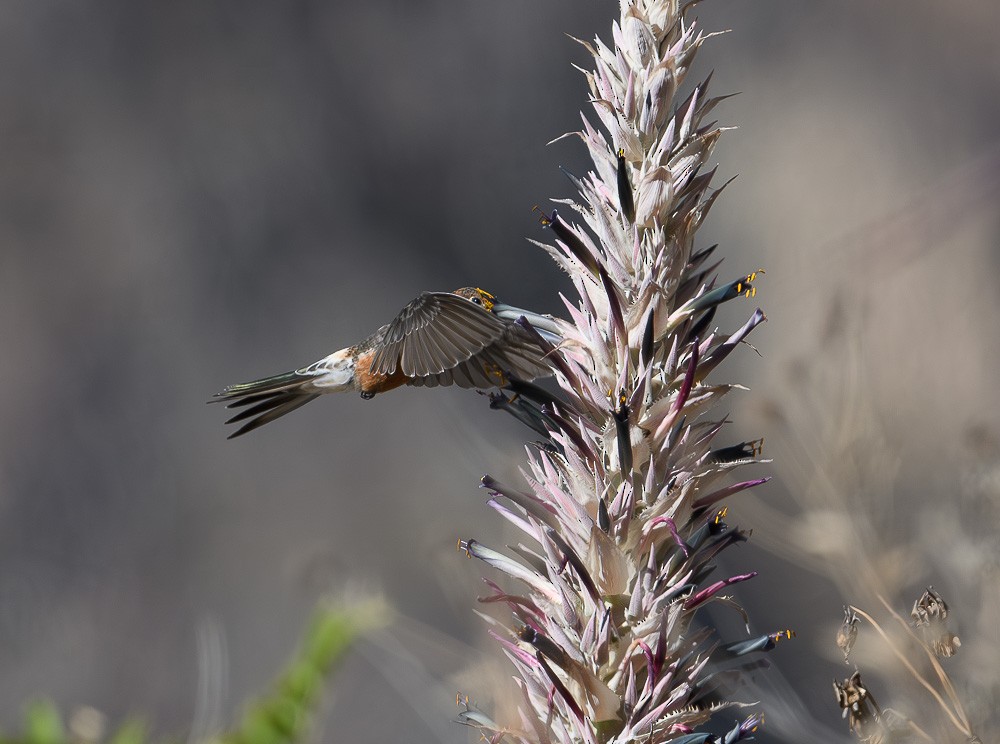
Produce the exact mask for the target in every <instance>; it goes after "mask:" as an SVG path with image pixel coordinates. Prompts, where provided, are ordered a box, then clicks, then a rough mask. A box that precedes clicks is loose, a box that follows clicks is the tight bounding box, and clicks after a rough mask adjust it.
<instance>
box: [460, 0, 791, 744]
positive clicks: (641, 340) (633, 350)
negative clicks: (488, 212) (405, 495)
mask: <svg viewBox="0 0 1000 744" xmlns="http://www.w3.org/2000/svg"><path fill="white" fill-rule="evenodd" d="M688 7H689V5H683V4H681V3H680V2H678V1H677V0H638V1H636V2H622V3H621V15H620V18H619V19H618V21H617V22H616V23H614V25H613V28H612V39H613V42H612V44H610V45H607V44H605V43H604V42H603V41H602V40H601V39H599V38H597V39H595V40H594V42H593V43H588V42H584V41H581V42H580V43H581V44H583V46H584V47H585V48H586V49H587V50H588V51H589V52H590V54H591V55H592V57H593V60H594V67H593V70H591V71H589V72H585V75H586V79H587V83H588V85H589V89H590V104H591V106H592V111H593V115H594V116H595V117H596V124H595V123H594V122H592V120H591V119H590V118H588V117H587V116H584V117H583V128H582V130H581V131H580V132H577V133H576V134H577V136H578V137H579V138H580V139H581V140H582V141H583V143H584V144H585V145H586V147H587V149H588V151H589V154H590V157H591V160H592V163H593V170H592V171H590V172H589V173H587V174H586V175H585V176H583V177H576V176H572V175H571V176H570V177H571V179H572V181H573V183H574V184H575V186H576V188H577V189H578V191H579V196H578V198H577V199H576V200H563V201H560V202H559V205H560V208H559V209H557V210H553V211H552V212H551V213H548V214H546V213H544V212H543V213H542V216H541V224H542V226H543V227H544V228H546V229H547V231H548V237H549V238H550V240H549V242H547V243H544V242H539V243H538V245H540V246H541V247H542V248H543V249H544V250H545V251H546V252H548V254H549V255H550V256H551V257H552V258H553V259H554V260H555V261H556V263H557V264H558V265H559V267H560V268H562V270H563V271H565V272H566V274H567V275H568V276H569V277H570V279H571V280H572V282H573V285H574V287H575V290H576V294H577V297H576V298H575V299H573V300H570V299H567V298H564V302H565V305H566V310H567V312H568V315H569V320H568V321H556V325H557V327H558V330H559V333H558V336H560V337H561V341H558V339H557V341H558V343H555V344H553V343H551V340H552V339H550V338H543V337H541V336H539V337H538V343H539V344H540V345H541V346H542V348H544V349H546V351H547V352H548V356H549V359H550V360H551V362H552V366H553V369H554V370H555V378H556V381H557V383H558V386H559V389H560V390H559V393H558V394H557V395H553V394H552V393H548V392H545V391H543V390H541V389H539V388H537V387H535V386H528V385H523V384H521V385H520V387H516V389H511V390H509V391H505V392H503V393H500V394H498V395H495V396H493V397H492V398H491V406H492V407H494V408H498V409H501V410H506V411H508V412H509V413H511V414H512V415H514V416H515V417H516V418H518V419H519V420H521V421H522V422H523V423H525V424H526V425H528V426H529V427H530V429H531V430H532V431H533V432H534V433H535V434H536V435H540V436H541V437H542V441H540V442H538V443H537V446H534V447H529V448H528V460H527V465H526V468H525V469H524V470H523V471H522V472H523V474H524V478H525V480H526V482H527V486H528V487H527V490H524V491H522V490H519V489H514V488H511V487H509V486H506V485H504V484H500V483H498V482H497V481H495V480H494V479H493V478H491V477H490V476H486V477H485V478H484V479H483V484H482V485H483V487H484V488H486V489H487V491H488V492H489V493H490V500H489V505H490V506H491V507H492V508H493V509H494V510H495V511H497V513H499V514H500V515H501V516H502V517H504V518H505V519H507V520H508V521H509V522H510V523H511V524H513V525H514V527H515V528H517V529H518V530H519V531H520V532H521V533H523V537H524V538H526V540H524V541H522V542H519V543H518V544H517V545H516V546H512V547H511V548H510V549H509V550H508V551H499V550H494V549H491V548H488V547H486V546H484V545H482V544H481V543H479V542H477V541H476V540H472V539H469V540H464V541H462V542H461V543H460V547H461V548H462V549H463V550H465V552H466V553H467V554H468V555H469V556H471V557H476V558H479V559H481V560H483V561H484V562H486V563H487V564H489V565H490V566H491V567H492V569H494V570H496V571H499V572H500V573H503V574H506V575H507V576H508V577H509V579H511V580H513V583H515V584H517V585H519V586H520V587H521V588H520V589H517V590H515V589H505V588H502V587H501V586H500V585H499V584H498V583H495V582H493V581H487V585H488V586H489V588H490V592H489V594H488V595H487V596H485V597H482V598H481V601H482V602H484V603H490V604H499V605H504V606H505V607H506V609H507V611H508V612H509V615H508V617H510V618H512V619H511V620H510V621H506V620H503V621H501V620H497V619H491V620H490V622H492V623H493V624H494V629H493V630H491V633H492V634H493V635H494V637H495V638H496V639H497V641H498V642H499V643H500V645H501V648H502V649H503V652H504V654H505V655H506V656H507V658H508V659H509V661H510V663H511V664H512V665H513V667H514V668H515V670H516V672H517V678H516V679H517V684H518V686H519V687H520V690H521V693H522V698H523V703H522V705H521V707H520V709H519V720H518V721H517V722H515V723H512V722H508V723H507V724H506V725H501V724H498V723H496V722H494V721H493V720H492V718H490V717H489V716H487V715H486V714H485V713H483V712H482V711H480V710H478V709H476V708H474V707H473V706H472V705H471V704H470V703H468V702H466V705H465V707H466V709H465V711H464V712H463V713H462V714H461V715H460V720H461V721H462V722H463V723H466V724H468V725H472V726H475V727H477V728H479V729H481V730H482V731H483V733H484V735H485V736H486V737H487V738H489V739H490V740H491V741H499V740H500V739H501V738H504V737H507V738H509V739H510V740H516V741H522V742H555V741H558V742H630V741H640V740H641V741H643V742H652V743H655V742H666V741H673V742H684V744H704V742H710V741H711V742H720V741H721V742H726V743H727V744H731V742H735V741H739V740H743V739H748V738H751V737H752V735H753V733H754V731H756V729H757V727H758V726H759V724H760V722H761V719H760V717H759V715H757V714H753V715H751V716H749V717H747V718H745V719H744V720H743V721H738V722H737V723H736V725H735V727H733V726H732V724H731V723H728V724H726V725H724V726H723V725H717V724H715V723H713V724H712V726H713V727H716V728H718V729H720V730H721V732H720V733H712V732H711V731H702V730H700V729H702V728H703V727H705V726H706V725H707V724H709V722H710V719H712V717H713V715H715V714H716V713H717V712H719V711H721V710H724V709H727V708H731V707H734V706H737V705H739V703H737V702H736V700H734V699H732V698H730V697H729V696H728V695H729V694H728V692H725V691H724V690H727V689H728V687H727V685H725V684H723V682H724V681H726V682H728V681H730V678H731V677H733V676H734V675H735V676H737V677H738V676H739V673H740V667H733V666H732V663H733V660H734V659H736V658H738V657H739V658H741V659H742V657H744V656H749V655H753V654H756V653H760V652H764V651H768V650H770V649H771V648H773V647H774V646H775V644H776V643H777V642H778V640H779V639H780V638H790V637H791V636H792V633H791V632H790V631H778V632H772V633H768V634H766V635H763V636H760V637H757V638H753V639H749V640H738V641H736V642H730V643H728V644H723V642H722V639H720V638H718V637H716V634H715V633H714V631H713V630H712V628H711V625H710V624H708V623H707V621H705V620H704V619H703V618H702V619H699V621H698V622H697V623H696V622H695V619H696V618H697V617H700V615H699V613H700V611H701V609H702V608H704V607H705V606H706V605H708V604H710V603H713V602H714V603H719V602H721V603H724V604H726V605H729V606H732V607H734V608H736V610H737V611H738V612H739V613H740V614H741V616H742V618H743V619H744V622H745V624H746V625H747V628H748V630H749V622H748V620H747V617H746V613H745V612H744V611H743V610H742V608H740V607H739V605H738V604H737V603H736V602H735V600H734V599H733V598H732V597H731V596H729V595H728V594H724V592H726V591H728V590H729V589H730V588H731V587H733V586H734V585H735V584H738V583H742V582H745V581H747V580H750V579H752V578H753V577H754V576H755V575H756V573H755V572H745V573H741V574H737V575H734V576H721V577H720V576H716V571H715V564H714V561H715V560H716V558H717V556H718V554H719V553H720V552H721V551H722V550H724V549H725V548H727V547H729V546H730V545H733V544H735V543H739V542H741V541H743V540H745V539H746V538H747V534H746V533H744V532H743V531H741V530H740V529H738V528H734V529H730V528H729V527H728V526H727V525H726V523H725V522H724V518H725V516H726V509H725V508H724V507H722V506H721V504H722V502H723V501H725V500H727V499H729V498H731V497H733V496H735V495H736V494H738V493H739V492H741V491H743V490H745V489H747V488H752V487H754V486H757V485H760V484H762V483H764V482H766V481H767V478H754V479H751V480H744V481H741V482H737V483H726V482H720V481H724V479H725V477H726V476H727V475H728V473H729V472H730V471H732V470H733V469H735V468H737V467H742V466H745V465H750V464H754V463H757V462H760V461H759V459H758V457H759V454H760V443H759V442H743V443H740V444H736V445H729V446H725V445H724V443H721V442H717V441H716V440H717V438H719V435H720V432H722V430H723V429H724V425H725V424H726V423H727V422H726V421H725V420H724V419H718V418H713V417H712V416H711V415H710V411H711V410H712V409H713V408H715V407H716V406H717V405H718V404H719V403H720V401H721V400H722V398H723V397H724V396H725V395H726V394H728V393H729V392H730V391H732V390H734V389H738V388H739V387H740V386H739V385H736V384H732V383H729V384H727V383H718V382H711V383H710V382H709V380H708V378H709V375H710V373H711V372H713V371H714V370H715V368H716V367H717V366H718V365H719V364H720V363H721V362H722V361H723V360H724V359H725V358H726V357H727V356H728V355H729V354H730V353H731V352H732V351H733V350H734V349H735V348H736V347H737V346H739V345H740V344H741V343H743V342H744V340H745V338H746V336H747V335H748V334H749V333H750V332H751V331H752V330H753V329H754V328H755V327H756V326H757V325H759V324H760V323H761V322H763V321H764V320H765V317H764V314H763V312H761V311H760V310H759V309H757V310H755V311H754V312H752V313H751V315H750V317H749V319H748V320H747V322H746V323H745V324H744V325H743V326H742V327H741V328H739V329H737V330H736V331H735V332H733V333H731V334H728V335H726V334H720V332H719V331H718V330H717V329H716V328H715V327H714V326H713V322H714V319H715V314H716V310H717V308H718V306H719V305H721V304H722V303H724V302H728V301H730V300H735V299H737V298H751V297H753V296H754V295H755V293H756V288H755V285H754V281H755V280H756V279H757V276H758V272H751V273H748V274H746V275H743V276H740V277H738V278H736V279H735V280H732V281H729V282H727V283H725V284H722V285H717V284H716V279H715V270H716V269H717V267H718V265H719V264H718V262H714V261H712V256H713V254H714V251H715V246H711V247H708V248H702V249H696V248H695V237H696V231H697V229H698V227H699V226H700V225H701V224H702V222H703V221H704V220H705V217H706V216H707V214H708V212H709V210H710V209H711V207H712V205H713V204H714V203H715V200H716V199H717V197H718V195H719V193H720V192H721V190H722V189H721V188H720V189H716V190H713V189H712V188H711V185H710V184H711V181H712V178H713V176H714V173H715V170H714V169H713V168H709V166H708V160H709V157H710V156H711V153H712V149H713V147H714V145H715V143H716V141H717V140H718V138H719V136H720V135H721V133H722V130H721V129H720V128H719V127H718V126H716V124H715V123H714V122H709V121H708V116H709V114H710V113H711V111H712V110H713V109H714V108H715V106H716V105H717V104H718V102H719V101H720V100H722V99H721V98H710V97H709V96H708V92H707V91H708V82H709V81H708V80H705V81H702V82H700V83H697V84H696V85H694V86H693V88H692V89H691V92H690V93H689V94H688V95H687V97H685V98H684V99H683V100H680V101H677V100H676V99H675V95H676V94H677V92H678V90H679V89H681V88H682V87H683V86H684V84H685V82H686V78H687V76H688V73H689V70H690V67H691V64H692V62H693V60H694V57H695V54H696V52H697V51H698V49H699V48H700V47H701V45H702V44H703V43H704V41H705V40H706V39H707V38H709V36H710V35H707V34H704V33H702V32H701V31H700V30H699V29H698V28H697V26H696V24H695V23H694V22H693V21H689V19H688V18H687V17H686V14H685V11H686V9H687V8H688ZM570 215H571V217H570ZM519 322H522V323H523V322H524V321H523V320H522V321H519ZM529 326H530V324H529ZM551 335H552V334H551V333H550V334H549V336H551ZM507 392H511V393H512V394H511V395H508V394H507ZM720 445H722V446H720ZM723 660H728V663H729V664H730V665H729V666H728V667H725V668H724V667H723V666H722V664H723V663H725V662H724V661H723ZM748 663H749V662H748ZM730 720H731V719H730Z"/></svg>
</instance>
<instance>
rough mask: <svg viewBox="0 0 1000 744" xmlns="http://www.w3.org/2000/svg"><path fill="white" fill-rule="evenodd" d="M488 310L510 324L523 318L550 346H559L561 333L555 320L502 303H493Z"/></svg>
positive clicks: (549, 316) (548, 316)
mask: <svg viewBox="0 0 1000 744" xmlns="http://www.w3.org/2000/svg"><path fill="white" fill-rule="evenodd" d="M490 310H491V312H492V313H493V314H494V315H496V316H497V317H498V318H503V319H504V320H508V321H510V322H511V323H513V322H514V321H516V320H517V319H518V318H522V317H523V318H524V319H525V320H527V321H528V322H529V323H531V325H532V327H533V328H534V329H535V330H536V331H538V333H539V334H540V335H541V336H542V338H544V339H545V340H546V341H548V342H549V343H551V344H559V343H560V342H561V341H562V332H561V331H560V330H559V325H558V323H556V321H555V318H553V317H552V316H551V315H539V314H538V313H533V312H531V311H530V310H522V309H521V308H519V307H514V306H513V305H506V304H504V303H502V302H497V303H494V305H493V307H492V308H490Z"/></svg>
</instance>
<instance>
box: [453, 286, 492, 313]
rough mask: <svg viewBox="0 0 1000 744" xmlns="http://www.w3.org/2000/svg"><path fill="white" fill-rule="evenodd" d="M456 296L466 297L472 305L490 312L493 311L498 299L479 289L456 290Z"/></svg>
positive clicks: (463, 288)
mask: <svg viewBox="0 0 1000 744" xmlns="http://www.w3.org/2000/svg"><path fill="white" fill-rule="evenodd" d="M454 294H457V295H458V296H459V297H464V298H465V299H467V300H468V301H469V302H471V303H472V304H474V305H479V306H480V307H481V308H483V309H484V310H487V311H489V312H492V311H493V306H494V305H495V304H496V303H497V298H496V297H495V296H494V295H491V294H490V293H489V292H487V291H486V290H485V289H480V288H479V287H462V288H461V289H456V290H455V292H454Z"/></svg>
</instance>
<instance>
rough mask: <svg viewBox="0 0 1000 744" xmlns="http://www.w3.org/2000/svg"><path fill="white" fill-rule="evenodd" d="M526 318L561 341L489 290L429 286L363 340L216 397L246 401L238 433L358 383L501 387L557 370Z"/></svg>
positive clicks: (370, 387) (371, 388)
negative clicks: (432, 289)
mask: <svg viewBox="0 0 1000 744" xmlns="http://www.w3.org/2000/svg"><path fill="white" fill-rule="evenodd" d="M520 317H524V318H525V319H527V321H528V322H529V323H530V324H531V325H532V326H533V327H534V328H535V330H537V331H538V333H539V334H540V335H541V336H542V337H543V338H545V339H546V340H547V341H549V342H551V343H558V342H559V341H560V340H561V336H560V335H559V333H560V332H559V326H558V325H557V324H556V322H555V321H554V320H553V319H552V318H551V317H549V316H545V315H538V314H537V313H532V312H529V311H527V310H521V309H520V308H516V307H512V306H511V305H505V304H503V303H501V302H500V301H499V300H498V299H497V298H496V297H495V296H494V295H492V294H490V293H489V292H487V291H486V290H483V289H479V288H477V287H463V288H462V289H457V290H455V291H454V292H424V293H422V294H421V295H420V296H419V297H417V298H416V299H415V300H413V301H412V302H410V303H409V304H408V305H407V306H406V307H404V308H403V309H402V310H401V311H400V312H399V315H397V316H396V318H395V319H394V320H393V321H392V322H391V323H389V324H388V325H384V326H382V327H381V328H379V329H378V330H377V331H375V333H373V334H372V335H371V336H369V337H368V338H366V339H365V340H364V341H362V342H361V343H358V344H355V345H354V346H348V347H347V348H346V349H341V350H340V351H335V352H333V353H332V354H330V355H329V356H326V357H324V358H323V359H320V360H319V361H317V362H313V363H312V364H310V365H307V366H305V367H301V368H299V369H296V370H294V371H292V372H286V373H284V374H280V375H275V376H273V377H265V378H263V379H260V380H254V381H252V382H243V383H239V384H237V385H230V386H228V387H226V388H225V389H223V390H222V391H221V392H219V393H216V394H215V399H217V400H219V401H231V402H230V403H229V405H228V408H244V407H245V410H243V411H240V412H239V413H237V414H236V415H235V416H233V417H232V418H231V419H229V420H228V421H226V423H227V424H235V423H237V422H240V421H246V422H247V423H245V424H243V425H242V426H241V427H240V428H239V429H237V430H236V431H235V432H233V433H232V434H230V435H229V438H230V439H232V438H233V437H238V436H240V435H241V434H246V433H247V432H249V431H253V430H254V429H256V428H258V427H260V426H263V425H264V424H267V423H270V422H271V421H274V420H275V419H277V418H280V417H281V416H284V415H285V414H286V413H291V412H292V411H294V410H295V409H296V408H299V407H301V406H304V405H305V404H306V403H308V402H309V401H311V400H313V399H314V398H318V397H319V396H320V395H322V394H324V393H341V392H349V391H352V390H353V391H356V392H358V393H360V394H361V397H362V398H373V397H374V396H375V395H376V394H378V393H384V392H386V391H387V390H392V389H393V388H397V387H399V386H401V385H417V386H423V387H437V386H438V385H453V384H454V385H458V386H459V387H463V388H481V389H485V388H491V387H503V386H504V385H506V384H507V383H508V381H509V380H510V378H511V377H513V378H515V379H518V380H525V381H531V380H533V379H535V378H537V377H544V376H547V375H550V374H552V369H551V367H550V365H549V363H548V362H547V360H546V359H545V351H544V350H543V349H542V348H541V346H540V345H539V344H538V342H537V340H536V338H535V337H534V335H533V334H531V333H530V332H529V331H528V330H527V329H526V328H524V327H523V326H522V325H520V324H518V323H516V322H515V321H516V320H517V319H518V318H520ZM248 419H249V421H248Z"/></svg>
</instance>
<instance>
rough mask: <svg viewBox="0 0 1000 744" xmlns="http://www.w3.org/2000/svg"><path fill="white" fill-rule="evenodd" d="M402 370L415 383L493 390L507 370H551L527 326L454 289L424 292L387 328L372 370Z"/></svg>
mask: <svg viewBox="0 0 1000 744" xmlns="http://www.w3.org/2000/svg"><path fill="white" fill-rule="evenodd" d="M397 369H399V370H401V371H402V372H403V374H405V375H406V376H407V377H408V378H410V380H409V384H411V385H423V386H427V387H436V386H437V385H452V384H455V385H458V386H460V387H466V388H488V387H493V386H494V385H497V384H501V383H502V379H503V375H506V374H513V375H515V376H516V377H518V378H520V379H525V380H532V379H534V378H536V377H540V376H542V375H545V374H551V370H550V369H549V366H548V364H546V363H545V360H544V359H543V358H542V351H541V349H539V348H538V346H537V345H535V343H534V341H533V340H532V339H531V338H530V337H529V336H528V334H527V332H526V331H525V330H524V329H523V328H521V327H520V326H518V325H514V324H512V323H509V322H507V321H505V320H502V319H501V318H498V317H496V316H495V315H493V314H491V313H490V312H488V311H486V310H484V309H483V308H482V307H480V306H478V305H476V304H474V303H472V302H470V301H469V300H467V299H465V298H464V297H459V296H458V295H454V294H450V293H448V292H424V293H423V294H421V295H420V296H419V297H417V298H416V299H415V300H413V302H411V303H410V304H409V305H407V306H406V307H405V308H403V310H402V311H401V312H400V313H399V315H397V316H396V319H395V320H393V321H392V322H391V323H390V324H389V325H388V326H387V327H386V331H385V335H384V336H383V339H382V341H381V343H380V345H379V349H378V351H377V352H376V354H375V356H374V358H373V359H372V365H371V371H372V372H373V373H375V374H386V375H388V374H392V373H394V372H396V370H397Z"/></svg>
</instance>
